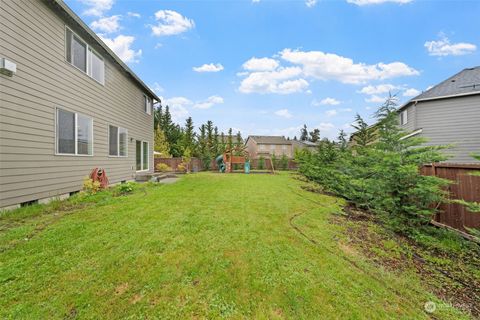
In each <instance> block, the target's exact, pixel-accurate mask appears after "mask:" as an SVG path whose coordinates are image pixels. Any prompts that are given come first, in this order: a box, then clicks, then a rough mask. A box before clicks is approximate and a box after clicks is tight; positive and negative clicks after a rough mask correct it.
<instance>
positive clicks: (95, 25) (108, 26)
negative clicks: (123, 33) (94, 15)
mask: <svg viewBox="0 0 480 320" xmlns="http://www.w3.org/2000/svg"><path fill="white" fill-rule="evenodd" d="M120 19H121V17H120V16H119V15H115V16H111V17H104V18H100V19H98V20H95V21H93V22H92V24H91V27H92V29H93V30H96V31H100V32H104V33H112V32H117V31H118V30H120V23H119V21H120Z"/></svg>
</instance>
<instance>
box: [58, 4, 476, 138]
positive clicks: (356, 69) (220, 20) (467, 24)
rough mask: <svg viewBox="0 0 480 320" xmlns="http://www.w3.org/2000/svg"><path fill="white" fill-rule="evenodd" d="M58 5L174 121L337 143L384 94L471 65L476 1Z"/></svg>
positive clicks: (419, 86)
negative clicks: (314, 135) (303, 132)
mask: <svg viewBox="0 0 480 320" xmlns="http://www.w3.org/2000/svg"><path fill="white" fill-rule="evenodd" d="M66 2H67V4H68V5H69V6H70V7H71V8H72V9H73V10H74V11H75V12H76V13H77V14H78V15H79V16H80V17H81V18H82V19H83V20H84V21H85V22H86V23H87V24H88V25H90V26H91V27H92V28H93V29H94V30H95V31H96V32H97V33H98V34H99V35H101V37H102V38H103V39H104V41H105V42H106V43H107V44H108V45H109V46H111V47H112V49H113V50H114V51H115V52H116V53H117V54H118V55H119V56H120V58H122V59H123V60H124V61H125V62H126V63H127V64H128V65H129V66H130V67H131V68H132V69H133V70H134V71H135V72H136V73H137V74H138V75H139V76H140V77H141V78H142V79H143V80H144V81H145V83H147V84H148V85H149V86H150V87H151V88H152V89H154V90H155V91H156V93H157V94H158V95H159V96H160V97H162V99H163V104H164V105H165V104H169V105H170V107H171V109H172V113H173V115H174V118H175V119H176V120H177V121H179V122H181V123H183V121H184V119H185V118H186V117H188V116H192V117H193V120H194V123H195V124H196V125H199V124H201V123H204V122H206V121H207V120H213V121H214V122H215V124H216V125H218V126H219V128H220V129H221V130H224V131H225V130H227V129H228V128H229V127H232V128H234V130H240V131H241V132H242V133H243V134H244V135H247V134H273V135H288V136H290V137H293V136H294V135H297V136H298V135H299V130H300V127H301V126H302V125H303V124H304V123H305V124H307V126H308V127H309V129H310V130H311V129H313V128H320V131H321V136H323V137H330V138H331V137H335V136H336V135H337V133H338V130H339V129H342V128H343V129H346V130H347V131H351V130H350V128H349V124H350V123H351V122H352V120H353V117H354V116H355V113H359V114H361V115H362V116H364V117H366V118H369V116H370V115H371V114H372V113H373V112H374V110H375V109H376V107H377V106H378V105H379V104H381V101H382V99H384V97H385V96H386V95H388V91H389V90H390V91H391V92H392V93H397V94H398V97H399V103H403V102H405V101H407V100H408V99H410V98H411V97H412V96H414V95H416V94H418V93H420V92H421V91H422V90H426V89H427V88H428V87H429V86H431V85H435V84H437V83H438V82H440V81H442V80H444V79H446V78H447V77H449V76H451V75H453V74H455V73H457V72H459V71H460V70H461V69H463V68H467V67H473V66H477V65H480V63H479V58H480V53H479V48H478V47H479V46H480V38H479V35H478V30H480V19H479V18H478V17H479V16H480V1H420V0H337V1H325V0H323V1H321V0H319V1H314V0H291V1H276V0H275V1H274V0H270V1H267V0H254V1H252V0H236V1H220V0H209V1H202V0H199V1H193V0H192V1H160V0H159V1H155V0H140V1H124V0H68V1H66ZM369 121H370V122H371V121H372V120H371V119H370V120H369Z"/></svg>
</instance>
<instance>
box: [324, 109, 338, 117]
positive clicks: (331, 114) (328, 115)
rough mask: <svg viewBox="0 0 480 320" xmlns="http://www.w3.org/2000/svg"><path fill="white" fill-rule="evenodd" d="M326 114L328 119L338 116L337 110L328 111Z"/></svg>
mask: <svg viewBox="0 0 480 320" xmlns="http://www.w3.org/2000/svg"><path fill="white" fill-rule="evenodd" d="M325 114H326V115H327V117H333V116H336V115H337V114H338V111H337V110H335V109H332V110H327V111H326V112H325Z"/></svg>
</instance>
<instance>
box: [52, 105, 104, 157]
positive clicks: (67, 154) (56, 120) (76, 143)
mask: <svg viewBox="0 0 480 320" xmlns="http://www.w3.org/2000/svg"><path fill="white" fill-rule="evenodd" d="M58 110H63V111H67V112H71V113H73V114H75V153H74V154H73V153H60V152H58V139H57V125H58ZM79 114H80V115H82V116H84V117H86V118H89V119H90V120H91V121H92V128H91V129H90V130H91V132H90V134H91V136H92V154H78V115H79ZM54 125H55V155H56V156H67V157H93V156H94V154H95V152H94V145H95V144H94V137H93V118H92V117H89V116H86V115H84V114H82V113H78V112H75V111H70V110H67V109H64V108H59V107H55V124H54Z"/></svg>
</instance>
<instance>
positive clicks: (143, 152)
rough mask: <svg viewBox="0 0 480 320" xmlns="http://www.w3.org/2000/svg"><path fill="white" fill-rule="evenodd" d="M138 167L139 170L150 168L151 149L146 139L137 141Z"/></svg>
mask: <svg viewBox="0 0 480 320" xmlns="http://www.w3.org/2000/svg"><path fill="white" fill-rule="evenodd" d="M135 150H136V157H135V159H136V168H137V171H146V170H148V163H149V157H148V155H149V151H148V142H146V141H140V140H137V141H136V146H135Z"/></svg>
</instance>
